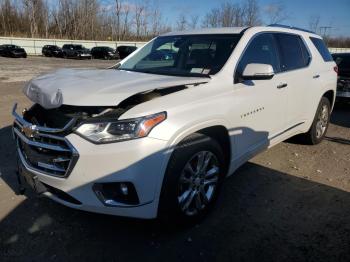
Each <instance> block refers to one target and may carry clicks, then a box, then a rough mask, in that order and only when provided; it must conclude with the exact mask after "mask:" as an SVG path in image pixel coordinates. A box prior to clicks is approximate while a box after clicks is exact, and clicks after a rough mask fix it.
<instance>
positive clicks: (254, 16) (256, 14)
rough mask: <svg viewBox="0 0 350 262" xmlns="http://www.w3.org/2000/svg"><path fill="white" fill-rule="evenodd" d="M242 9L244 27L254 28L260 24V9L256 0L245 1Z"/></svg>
mask: <svg viewBox="0 0 350 262" xmlns="http://www.w3.org/2000/svg"><path fill="white" fill-rule="evenodd" d="M243 9H244V18H245V21H244V25H246V26H255V25H259V24H261V21H260V8H259V5H258V2H257V1H256V0H246V2H245V3H244V6H243Z"/></svg>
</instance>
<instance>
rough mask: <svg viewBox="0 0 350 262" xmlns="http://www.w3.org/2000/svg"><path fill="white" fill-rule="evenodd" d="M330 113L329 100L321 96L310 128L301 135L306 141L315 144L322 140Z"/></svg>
mask: <svg viewBox="0 0 350 262" xmlns="http://www.w3.org/2000/svg"><path fill="white" fill-rule="evenodd" d="M330 115H331V105H330V102H329V100H328V99H327V98H326V97H322V99H321V101H320V104H319V105H318V108H317V112H316V115H315V118H314V121H313V123H312V126H311V128H310V130H309V131H308V132H307V133H305V134H303V135H302V137H303V138H304V140H305V142H306V143H308V144H312V145H316V144H319V143H320V142H321V141H322V140H323V138H324V137H325V135H326V132H327V129H328V125H329V119H330Z"/></svg>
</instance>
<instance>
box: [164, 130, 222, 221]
mask: <svg viewBox="0 0 350 262" xmlns="http://www.w3.org/2000/svg"><path fill="white" fill-rule="evenodd" d="M223 159H224V155H223V152H222V149H221V147H220V145H219V144H218V143H217V142H216V141H215V140H214V139H212V138H210V137H208V136H205V135H202V134H197V133H195V134H193V135H191V136H189V137H187V138H186V139H185V140H183V141H182V142H181V143H180V144H179V145H178V146H177V147H176V149H175V150H174V152H173V154H172V156H171V159H170V161H169V164H168V168H167V171H166V174H165V177H164V181H163V187H162V192H161V198H160V207H159V217H160V218H161V219H162V218H163V219H164V218H165V219H166V220H172V221H174V220H175V221H181V222H185V223H187V222H189V223H191V222H196V221H198V220H199V219H200V218H202V217H204V215H205V214H207V212H208V211H209V210H210V209H211V207H212V206H213V204H214V203H215V200H216V199H217V196H218V193H219V190H220V186H221V183H222V179H223V177H224V170H225V166H224V160H223Z"/></svg>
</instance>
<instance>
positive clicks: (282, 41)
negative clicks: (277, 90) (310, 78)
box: [275, 33, 310, 72]
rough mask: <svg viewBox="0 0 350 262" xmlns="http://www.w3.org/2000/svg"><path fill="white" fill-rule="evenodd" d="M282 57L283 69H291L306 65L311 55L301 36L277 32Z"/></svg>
mask: <svg viewBox="0 0 350 262" xmlns="http://www.w3.org/2000/svg"><path fill="white" fill-rule="evenodd" d="M275 37H276V39H277V43H278V47H279V53H280V59H281V70H282V71H283V72H284V71H290V70H295V69H299V68H303V67H306V66H307V65H308V63H309V59H310V56H309V55H308V51H307V50H305V49H306V47H305V46H304V48H305V49H304V50H303V48H302V45H304V43H303V42H302V40H301V38H300V37H299V36H298V35H293V34H285V33H276V34H275Z"/></svg>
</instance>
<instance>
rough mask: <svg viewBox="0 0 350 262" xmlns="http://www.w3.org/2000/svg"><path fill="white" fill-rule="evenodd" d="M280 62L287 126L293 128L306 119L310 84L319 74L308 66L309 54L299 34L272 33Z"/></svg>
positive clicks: (314, 81) (313, 83) (315, 80)
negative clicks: (285, 97)
mask: <svg viewBox="0 0 350 262" xmlns="http://www.w3.org/2000/svg"><path fill="white" fill-rule="evenodd" d="M274 36H275V38H276V41H277V45H278V50H279V57H280V62H281V73H280V75H281V77H282V78H283V82H284V83H285V84H286V85H285V89H286V91H287V104H286V105H287V106H286V108H287V111H286V123H287V128H294V127H297V126H298V125H301V124H302V123H303V122H304V121H305V120H306V114H307V111H306V108H305V106H306V103H307V102H308V101H307V99H308V93H309V92H310V90H312V87H313V86H312V85H315V84H316V83H317V78H318V77H319V76H316V75H315V76H314V72H313V71H312V69H311V68H310V67H309V64H310V62H311V55H310V52H309V50H308V48H307V47H306V45H305V43H304V40H303V39H302V37H301V36H299V35H296V34H290V33H274Z"/></svg>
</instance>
